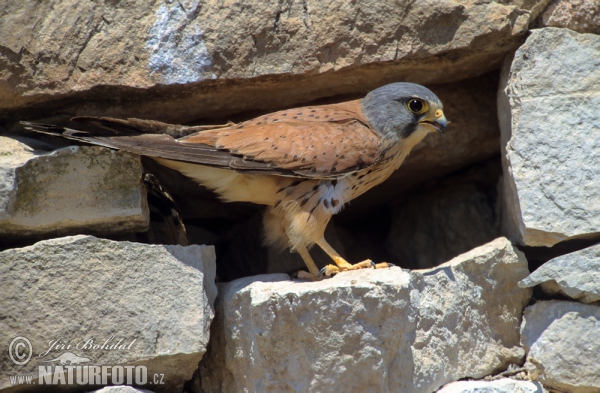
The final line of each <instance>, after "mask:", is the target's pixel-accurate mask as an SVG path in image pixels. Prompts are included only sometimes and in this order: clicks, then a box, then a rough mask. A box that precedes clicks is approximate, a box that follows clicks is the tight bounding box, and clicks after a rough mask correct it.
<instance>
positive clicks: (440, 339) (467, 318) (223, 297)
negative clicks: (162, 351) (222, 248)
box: [194, 238, 531, 393]
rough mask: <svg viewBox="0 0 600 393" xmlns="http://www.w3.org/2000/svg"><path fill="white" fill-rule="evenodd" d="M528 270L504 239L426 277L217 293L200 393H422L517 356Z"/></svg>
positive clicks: (253, 286) (255, 280) (268, 279)
mask: <svg viewBox="0 0 600 393" xmlns="http://www.w3.org/2000/svg"><path fill="white" fill-rule="evenodd" d="M527 274H528V273H527V261H526V260H525V258H524V257H523V255H522V254H521V253H520V252H519V251H517V250H515V249H514V248H513V246H512V245H511V244H510V242H508V240H506V239H504V238H500V239H497V240H495V241H493V242H491V243H489V244H486V245H485V246H482V247H479V248H477V249H475V250H472V251H471V252H469V253H466V254H463V255H461V256H459V257H457V258H455V259H453V260H452V261H449V262H447V263H446V264H444V265H442V266H440V267H438V268H436V269H431V270H422V271H412V272H409V271H406V270H401V269H400V268H397V267H396V268H391V269H378V270H371V269H368V270H362V271H355V272H346V273H342V274H339V275H337V276H335V277H333V278H331V279H327V280H323V281H320V282H301V281H290V279H289V277H288V276H287V275H284V274H277V275H264V276H257V277H247V278H243V279H239V280H236V281H233V282H231V283H228V284H224V285H223V286H221V287H219V294H220V295H219V299H218V300H217V305H216V306H215V307H216V318H215V320H214V322H213V326H212V327H211V335H212V336H211V343H210V347H209V350H208V352H207V354H206V355H205V357H204V358H203V360H202V362H201V364H200V369H199V371H198V372H197V374H196V376H195V380H194V381H195V384H194V385H195V386H196V388H197V389H196V390H197V391H199V389H202V391H204V392H217V391H218V392H240V391H245V390H247V391H261V392H264V391H285V390H290V391H296V392H308V391H311V392H342V391H343V392H348V391H355V392H356V391H357V392H366V391H401V392H407V393H409V392H425V391H427V392H429V391H435V390H436V389H437V388H439V387H441V386H442V385H444V384H446V383H448V382H451V381H454V380H456V379H460V378H464V377H467V376H470V377H475V378H480V377H483V376H485V375H487V374H489V373H491V372H493V371H495V370H500V369H502V368H504V367H506V366H507V365H508V364H509V363H512V362H519V361H520V359H521V358H522V356H523V355H524V353H523V350H522V349H521V348H520V347H519V325H520V320H521V313H522V310H523V307H524V306H525V305H526V304H527V302H528V299H529V296H530V293H531V292H530V290H529V289H525V290H523V289H519V288H518V287H517V286H516V282H517V281H518V280H520V279H521V278H523V277H525V276H526V275H527Z"/></svg>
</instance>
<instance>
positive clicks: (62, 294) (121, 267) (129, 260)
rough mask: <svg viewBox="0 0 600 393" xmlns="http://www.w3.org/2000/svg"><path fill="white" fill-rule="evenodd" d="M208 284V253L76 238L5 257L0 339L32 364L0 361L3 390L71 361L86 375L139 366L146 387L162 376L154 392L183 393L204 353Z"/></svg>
mask: <svg viewBox="0 0 600 393" xmlns="http://www.w3.org/2000/svg"><path fill="white" fill-rule="evenodd" d="M214 277H215V254H214V250H213V248H212V247H207V246H195V245H194V246H187V247H182V246H160V245H143V244H138V243H129V242H115V241H110V240H105V239H98V238H95V237H92V236H73V237H64V238H59V239H52V240H47V241H42V242H39V243H36V244H34V245H33V246H30V247H25V248H20V249H11V250H6V251H3V252H1V253H0V280H1V283H0V288H1V289H0V304H2V312H1V315H0V331H2V334H3V336H4V337H6V338H7V339H11V340H12V339H13V338H16V337H24V338H26V339H27V340H29V343H30V345H31V348H32V349H31V351H30V353H32V357H31V359H30V360H29V362H27V363H26V364H25V365H23V366H20V365H18V364H15V363H14V362H12V361H11V359H10V358H9V356H4V357H2V358H1V359H0V362H1V363H0V368H1V369H2V370H3V372H2V379H1V381H0V388H4V387H8V386H10V381H9V376H10V375H19V374H26V373H31V372H37V371H38V366H51V365H54V366H56V365H59V364H63V363H65V364H69V362H68V361H66V360H65V361H62V360H61V359H62V358H61V356H62V357H64V356H70V357H73V356H76V357H77V358H84V359H83V360H81V362H82V363H81V364H84V363H85V365H86V366H87V365H94V366H96V365H136V366H145V367H147V371H148V380H151V379H152V378H153V375H154V374H155V373H158V374H163V375H164V378H163V382H165V385H154V386H152V390H156V391H175V390H178V391H180V390H181V388H182V384H183V382H184V381H185V380H187V379H190V378H191V376H192V374H193V372H194V370H195V369H196V368H197V364H198V361H199V360H200V359H201V358H202V355H203V353H204V352H205V350H206V345H207V343H208V339H209V325H210V323H211V320H212V318H213V315H214V314H213V313H214V311H213V302H214V299H215V297H216V287H215V285H214ZM21 341H23V340H21ZM17 343H18V342H17ZM7 344H8V342H7ZM16 345H17V344H15V346H16ZM102 345H104V347H102ZM94 346H99V347H94ZM111 346H113V347H114V348H113V349H107V348H108V347H111ZM15 348H16V347H15ZM23 348H27V347H23ZM69 354H70V355H69ZM54 359H56V360H54ZM50 360H54V361H50ZM49 361H50V362H49ZM71 363H72V362H71ZM72 364H75V363H72ZM50 371H56V370H50ZM40 388H41V387H40Z"/></svg>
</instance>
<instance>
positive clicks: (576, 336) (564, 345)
mask: <svg viewBox="0 0 600 393" xmlns="http://www.w3.org/2000/svg"><path fill="white" fill-rule="evenodd" d="M598 337H600V307H597V306H592V305H589V304H581V303H575V302H564V301H556V300H552V301H545V302H539V303H536V304H534V305H533V306H531V307H528V308H527V309H526V310H525V314H524V318H523V324H522V326H521V343H522V345H523V347H524V348H525V350H526V351H527V361H526V363H525V367H527V368H529V369H530V371H529V373H530V375H532V376H533V377H534V378H536V379H537V380H538V381H540V382H541V383H542V384H544V386H546V387H548V388H552V389H556V390H558V391H566V392H569V393H592V392H600V363H598V354H599V353H600V340H599V339H598Z"/></svg>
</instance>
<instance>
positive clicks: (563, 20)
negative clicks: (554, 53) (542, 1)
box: [534, 0, 600, 34]
mask: <svg viewBox="0 0 600 393" xmlns="http://www.w3.org/2000/svg"><path fill="white" fill-rule="evenodd" d="M534 26H536V27H566V28H568V29H571V30H575V31H577V32H579V33H593V34H600V5H599V4H598V0H553V1H552V2H550V4H549V5H548V7H547V8H546V9H545V10H544V11H542V13H541V14H540V16H539V17H538V19H537V20H536V21H535V23H534Z"/></svg>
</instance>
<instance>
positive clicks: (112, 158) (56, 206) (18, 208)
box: [0, 137, 148, 241]
mask: <svg viewBox="0 0 600 393" xmlns="http://www.w3.org/2000/svg"><path fill="white" fill-rule="evenodd" d="M141 177H142V166H141V164H140V159H139V157H137V156H134V155H131V154H125V153H119V152H115V151H112V150H109V149H106V148H101V147H77V146H71V147H67V148H62V149H58V150H56V151H53V152H51V153H47V152H41V151H36V150H32V149H30V148H29V147H27V146H26V145H24V144H22V143H20V142H18V141H16V140H15V139H11V138H6V137H0V237H2V238H3V240H4V241H6V240H7V239H8V238H12V237H17V236H18V237H25V236H36V237H43V236H52V237H56V236H60V235H64V234H77V233H80V232H81V231H84V232H85V233H90V234H118V233H126V232H139V231H144V230H147V228H148V206H147V201H146V190H145V188H144V186H143V184H142V182H141Z"/></svg>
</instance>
